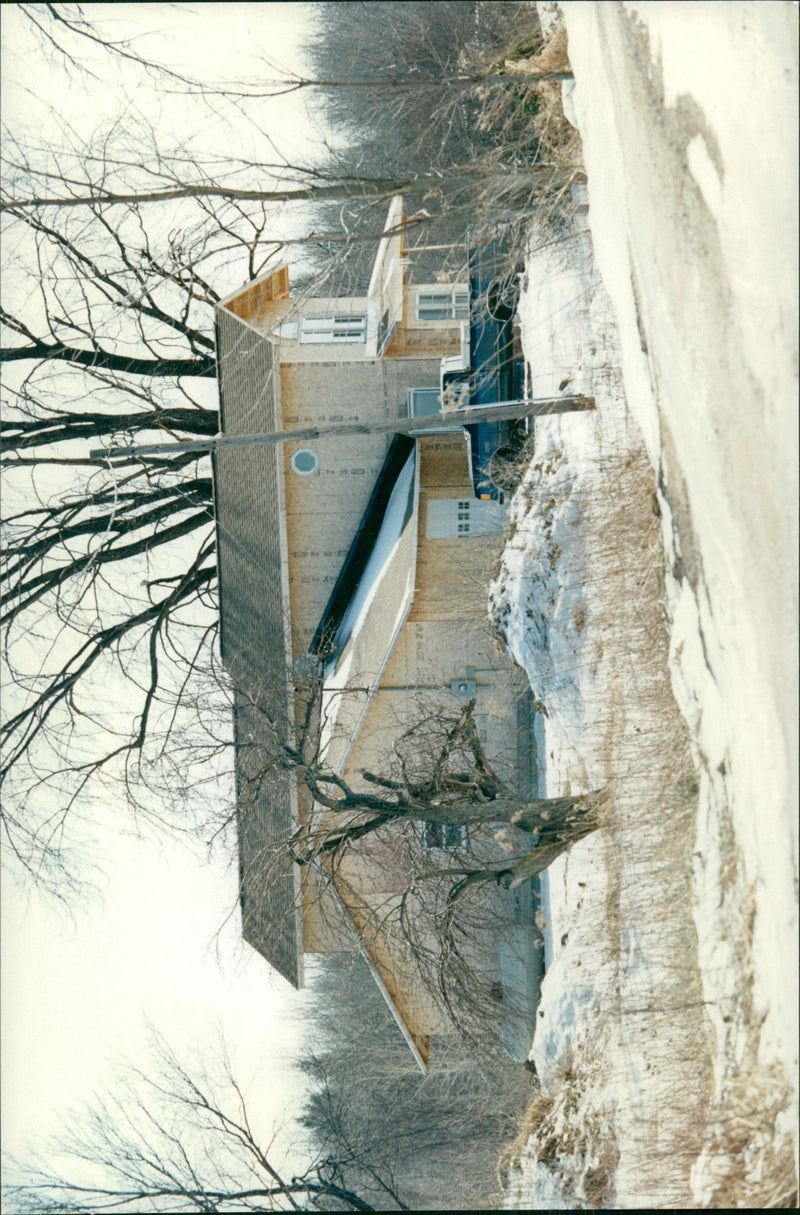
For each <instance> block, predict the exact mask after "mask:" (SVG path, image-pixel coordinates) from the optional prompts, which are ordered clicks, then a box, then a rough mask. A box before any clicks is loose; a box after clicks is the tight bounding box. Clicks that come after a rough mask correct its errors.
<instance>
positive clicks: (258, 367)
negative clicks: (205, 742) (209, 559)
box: [214, 308, 302, 987]
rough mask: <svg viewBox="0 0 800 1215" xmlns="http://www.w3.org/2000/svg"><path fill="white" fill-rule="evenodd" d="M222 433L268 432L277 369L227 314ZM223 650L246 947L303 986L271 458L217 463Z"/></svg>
mask: <svg viewBox="0 0 800 1215" xmlns="http://www.w3.org/2000/svg"><path fill="white" fill-rule="evenodd" d="M217 359H218V374H219V385H220V412H221V426H222V432H223V434H225V435H235V434H246V433H252V432H253V431H256V430H275V429H277V427H278V416H279V397H280V389H279V380H278V368H277V364H276V361H275V358H274V347H273V345H272V343H271V342H270V341H269V339H268V338H267V337H266V336H265V335H263V334H261V333H259V332H258V331H257V330H255V329H253V328H252V327H251V326H249V325H248V324H247V323H246V322H244V321H242V320H241V319H239V318H238V317H236V316H235V315H234V314H233V313H232V312H230V311H229V310H227V309H226V308H220V309H218V312H217ZM214 486H215V499H216V519H217V553H218V562H219V587H220V645H221V650H222V657H223V660H224V662H225V665H226V667H227V669H228V672H229V673H230V676H231V679H232V682H233V685H234V688H235V705H234V754H235V761H234V762H235V774H236V792H237V822H238V834H239V872H240V898H241V904H242V932H243V936H244V939H245V940H246V941H247V942H248V943H249V944H250V945H252V946H253V947H254V948H255V949H257V950H258V951H259V953H261V954H262V955H263V956H264V957H265V958H266V960H267V961H268V962H269V963H270V964H271V965H272V966H274V967H275V969H276V970H278V971H279V972H280V974H282V975H283V976H284V978H286V979H288V980H289V982H290V983H292V984H294V986H296V987H298V986H300V985H301V984H302V936H301V916H300V904H301V900H300V897H299V895H300V890H299V876H298V874H297V866H296V865H295V864H294V860H293V858H292V856H291V854H290V853H289V851H288V849H286V848H285V847H282V846H281V845H283V844H285V841H286V840H287V839H288V837H289V836H290V835H291V833H292V831H293V829H294V826H295V825H296V821H297V814H296V793H295V788H294V778H293V777H292V775H291V773H289V772H287V771H286V770H285V769H281V768H277V767H276V765H275V764H274V763H273V762H272V759H273V756H274V753H275V748H274V740H275V728H277V730H278V731H281V730H282V729H285V728H286V724H287V722H288V721H289V720H290V713H291V704H292V701H291V699H290V697H291V689H290V685H289V670H290V662H291V651H290V648H289V632H288V629H289V619H288V593H287V587H286V583H285V579H286V561H285V547H286V544H285V528H284V523H283V519H282V517H281V503H282V502H283V470H282V462H281V455H280V449H279V448H278V447H272V446H254V447H245V448H228V449H223V450H221V451H217V452H216V453H215V455H214Z"/></svg>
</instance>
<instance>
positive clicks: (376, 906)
mask: <svg viewBox="0 0 800 1215" xmlns="http://www.w3.org/2000/svg"><path fill="white" fill-rule="evenodd" d="M402 221H403V210H402V200H401V199H400V198H397V199H395V200H394V202H393V203H392V206H391V209H390V211H389V216H388V219H387V224H386V230H385V234H384V237H383V239H382V240H381V242H380V245H379V247H378V249H377V256H376V259H375V264H374V269H373V273H372V279H371V282H370V284H369V288H368V290H367V293H366V294H365V295H363V296H358V297H341V298H339V297H334V298H312V297H306V296H300V297H299V298H294V297H293V296H292V295H291V293H290V285H289V277H288V271H287V269H286V267H283V266H282V267H280V268H278V269H275V270H273V271H272V272H270V273H268V274H267V275H265V276H264V277H263V278H261V279H259V280H258V281H257V282H253V283H249V284H247V285H246V286H244V287H243V288H242V289H241V290H239V291H237V292H236V293H235V294H233V295H232V296H230V297H229V298H228V299H226V300H224V301H223V302H222V303H221V304H220V305H219V307H218V309H217V344H218V345H217V349H218V364H219V386H220V401H221V416H222V431H223V434H224V435H226V436H232V435H237V434H239V435H244V434H252V433H256V432H269V431H273V430H281V429H291V428H295V427H310V426H320V427H322V428H324V427H325V425H327V424H330V423H337V422H342V421H345V420H348V419H357V420H362V421H369V420H371V419H389V418H392V417H395V416H407V415H408V414H409V412H410V413H411V414H415V413H419V412H432V411H433V410H435V409H438V407H439V406H438V396H439V391H440V383H441V374H442V360H446V363H445V366H453V365H455V364H457V362H458V360H459V359H460V358H461V357H462V353H463V344H464V317H465V315H466V308H467V288H466V284H463V283H432V284H425V283H422V284H419V285H412V284H410V283H409V282H408V276H407V250H406V247H405V242H404V236H403V230H402V229H403V223H402ZM469 458H470V457H469V443H468V440H467V436H466V435H465V433H464V432H463V431H462V432H456V433H449V434H447V433H445V434H431V435H427V436H426V437H424V438H413V437H411V438H409V437H405V436H402V437H399V436H396V437H394V438H392V437H388V438H387V437H386V436H385V435H381V434H369V433H366V434H359V435H356V436H350V437H345V438H342V437H320V438H318V439H316V440H314V441H313V442H310V441H302V442H296V443H291V442H285V443H283V444H281V445H277V446H244V447H242V448H235V449H223V450H220V451H218V452H217V453H216V455H215V494H216V512H217V527H218V547H219V583H220V613H221V638H222V652H223V658H224V661H225V663H226V666H227V668H228V670H229V672H230V674H231V677H232V682H233V685H234V687H235V689H236V704H235V744H236V775H237V787H238V808H239V849H240V882H241V905H242V920H243V933H244V937H245V940H246V941H247V942H249V944H250V945H251V946H253V948H255V949H257V950H258V951H259V952H260V953H261V954H262V955H263V956H264V958H265V959H266V960H267V961H268V962H269V963H270V965H272V966H273V967H274V968H275V969H276V970H278V971H279V972H280V973H281V974H282V975H283V976H284V977H285V978H286V979H287V980H288V981H289V982H290V983H292V984H294V985H296V986H300V985H302V983H303V958H304V955H307V954H313V953H315V952H320V951H328V950H339V949H359V950H361V951H362V953H363V955H364V957H365V959H366V961H367V963H368V965H369V966H370V968H371V970H372V973H373V975H374V977H375V979H376V981H377V983H378V984H379V986H380V989H381V991H382V992H383V995H384V997H385V999H386V1000H387V1002H388V1003H389V1005H390V1007H391V1009H392V1012H393V1014H394V1016H395V1018H396V1020H397V1023H398V1025H399V1026H400V1028H401V1030H402V1032H403V1034H404V1035H405V1037H406V1040H407V1042H408V1044H409V1046H410V1047H411V1050H412V1051H413V1053H414V1056H415V1058H416V1060H417V1062H418V1064H419V1065H420V1066H421V1067H422V1068H425V1067H427V1063H428V1059H429V1054H430V1050H431V1035H435V1034H436V1033H437V1032H439V1031H441V1030H442V1029H443V1028H444V1022H443V1016H442V1012H441V1010H440V1007H439V1005H438V1004H437V1001H436V1000H434V999H432V997H431V994H430V991H429V984H427V983H426V982H425V981H424V976H422V975H421V973H420V967H419V965H418V960H417V959H416V958H415V957H414V951H413V950H412V949H410V947H409V946H408V942H407V941H406V940H405V939H404V937H403V935H402V934H399V933H397V932H395V931H394V930H393V928H392V926H391V925H392V921H391V915H390V912H391V909H392V906H393V904H395V903H396V902H397V901H398V900H399V899H400V898H401V897H402V892H403V890H404V889H405V873H406V869H407V866H408V865H409V864H410V863H411V861H410V855H409V844H408V840H407V838H405V839H401V838H400V836H397V837H394V836H393V835H392V833H391V831H389V832H387V833H384V834H382V835H380V836H373V837H370V838H368V839H365V840H364V841H363V845H362V846H359V847H354V848H352V849H349V850H348V852H347V853H346V855H345V857H344V858H342V860H341V861H340V863H339V865H338V866H337V869H336V873H335V875H331V874H327V875H325V881H324V882H323V881H322V879H321V875H320V874H319V873H318V872H316V871H315V870H314V868H313V866H306V867H304V866H302V865H298V864H297V863H296V858H295V857H293V855H292V853H291V850H290V849H287V848H282V847H281V844H282V842H285V841H286V840H287V839H289V838H290V837H291V836H292V833H293V832H294V831H295V830H296V828H297V825H298V823H301V822H306V823H307V822H308V821H310V819H311V818H312V816H314V815H315V814H317V815H318V814H319V813H320V811H319V809H318V808H315V806H314V805H313V803H312V801H311V798H310V797H309V795H308V792H307V790H306V789H305V787H304V785H303V782H301V781H300V782H299V781H298V780H297V779H296V774H295V773H293V772H292V770H291V768H290V767H286V766H281V765H268V764H264V762H263V760H262V759H260V758H259V755H260V752H259V746H258V742H259V739H260V738H262V737H263V733H264V729H265V722H266V721H267V720H268V722H269V728H270V729H274V728H276V727H275V723H276V721H280V720H283V721H285V722H286V723H295V722H296V719H297V714H298V712H299V711H300V708H301V706H300V707H299V706H298V703H297V697H298V691H297V688H298V685H299V684H300V683H302V679H303V672H304V669H305V667H304V664H307V663H308V655H309V654H310V653H312V654H313V653H315V652H316V653H318V652H320V640H321V639H322V638H324V641H325V647H324V654H325V662H324V695H323V700H324V710H323V714H322V721H321V724H320V730H321V737H320V745H321V747H322V748H323V751H324V758H325V762H326V763H327V764H328V765H329V766H330V767H332V768H333V769H334V770H336V771H338V772H341V773H342V774H343V775H345V776H346V777H347V778H348V779H350V780H354V781H357V780H358V773H359V772H361V770H362V769H364V768H367V769H370V770H373V771H374V770H380V767H381V764H382V763H385V757H386V755H387V753H389V752H390V751H391V746H392V743H393V741H394V740H395V739H396V738H397V736H398V733H401V732H402V731H403V730H405V729H407V728H408V726H409V724H413V722H414V720H415V719H418V718H419V716H420V714H421V713H424V711H425V706H429V705H430V704H431V703H433V702H442V701H445V702H448V703H451V704H454V705H457V704H458V703H459V700H460V699H461V700H462V701H463V698H473V697H474V698H475V701H476V707H475V716H476V721H477V724H478V729H479V732H480V735H481V738H482V740H483V741H484V744H485V747H486V749H487V752H488V753H490V754H492V755H493V756H495V757H498V762H499V763H502V764H503V765H505V770H506V771H507V772H508V773H509V774H510V777H509V778H510V779H514V780H515V781H517V782H518V784H519V787H520V790H521V791H522V792H523V794H526V793H529V792H530V789H531V783H532V781H533V780H535V773H533V772H532V771H531V746H530V733H531V712H530V701H529V689H528V686H527V681H525V679H524V677H522V676H521V675H520V673H519V672H518V671H516V670H515V669H514V668H513V666H512V664H511V662H510V661H509V659H508V658H507V657H506V655H505V654H504V653H503V652H502V651H501V650H500V648H499V647H498V646H497V645H496V643H495V641H494V640H493V638H492V636H491V634H490V630H489V625H488V618H487V608H486V575H485V571H486V570H487V569H488V567H489V565H490V563H491V560H492V557H493V555H494V553H495V551H496V547H497V544H498V539H499V535H500V533H501V532H502V529H503V526H504V511H503V507H502V505H501V504H500V503H498V502H496V501H481V500H479V499H477V498H476V496H475V492H474V489H473V484H472V479H471V474H470V463H469ZM289 728H292V727H291V726H290V727H289ZM446 834H447V833H446V832H444V831H438V832H437V831H436V830H433V831H431V830H428V831H422V832H421V833H420V838H419V840H418V845H419V849H420V850H421V851H422V852H423V853H424V852H425V850H426V849H427V850H429V851H430V852H431V853H436V852H437V851H441V852H442V853H443V852H444V851H446V849H447V848H448V847H449V848H450V849H451V850H452V849H453V848H456V849H457V847H458V840H457V839H455V836H454V834H453V833H452V832H451V833H450V835H451V836H452V837H453V838H445V835H446ZM495 897H496V899H498V900H500V904H501V906H500V907H499V914H498V917H497V926H496V932H495V933H494V935H493V936H492V940H491V942H490V947H489V954H490V955H491V956H489V957H488V958H487V959H485V966H486V968H488V970H487V973H488V971H493V973H494V974H495V975H496V978H495V982H494V985H493V991H494V995H495V998H496V1001H497V1026H498V1033H499V1034H502V1035H503V1037H504V1041H505V1043H506V1046H507V1047H508V1049H509V1050H510V1051H511V1053H512V1054H513V1053H516V1054H517V1055H519V1057H524V1054H525V1053H527V1049H528V1046H529V1043H530V1034H531V1030H532V1017H533V1008H534V1004H535V997H536V992H537V991H538V977H537V974H536V958H535V956H534V952H533V938H534V935H535V933H534V929H533V918H534V905H533V903H534V900H533V897H532V894H531V888H530V886H529V885H528V886H525V887H522V888H521V889H520V890H516V891H509V892H504V891H498V892H497V893H496V896H495ZM420 931H423V930H422V929H421V930H420ZM492 951H493V952H492ZM484 952H485V951H484ZM512 988H513V989H514V990H515V991H516V993H517V994H519V992H523V994H524V997H525V998H524V1000H523V1002H522V1004H523V1009H522V1012H521V1013H520V1010H519V1004H518V1003H517V1004H515V1009H516V1011H515V1012H514V1013H513V1015H512V1013H511V1012H510V1008H511V1002H510V1001H509V1000H508V999H505V1000H504V993H506V992H510V991H511V989H512ZM504 1010H507V1011H505V1012H504Z"/></svg>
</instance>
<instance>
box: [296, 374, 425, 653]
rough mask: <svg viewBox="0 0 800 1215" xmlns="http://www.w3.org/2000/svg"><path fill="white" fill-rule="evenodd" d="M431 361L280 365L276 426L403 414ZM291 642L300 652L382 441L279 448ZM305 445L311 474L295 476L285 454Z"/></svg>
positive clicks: (343, 551) (351, 532) (368, 438)
mask: <svg viewBox="0 0 800 1215" xmlns="http://www.w3.org/2000/svg"><path fill="white" fill-rule="evenodd" d="M437 377H438V362H436V361H434V360H430V359H428V360H407V361H404V362H402V363H390V362H384V361H383V360H379V359H372V360H364V361H362V362H361V363H359V364H354V363H340V362H338V361H337V362H325V363H313V364H312V363H289V364H283V365H282V366H281V401H282V409H283V425H284V426H285V427H287V428H288V427H291V426H301V425H314V424H321V425H324V424H325V423H326V422H337V421H339V422H341V421H345V420H348V419H353V420H359V419H368V418H376V419H377V418H389V417H397V416H405V414H406V390H407V389H408V388H417V387H426V386H429V385H431V384H436V382H437ZM283 446H284V451H283V459H284V468H285V485H286V510H287V537H288V548H289V579H290V597H291V604H292V646H293V651H294V654H295V656H297V655H300V654H302V653H305V652H306V651H307V649H308V646H309V644H310V642H311V639H312V637H313V635H314V632H315V630H316V627H317V625H318V624H319V621H320V619H321V617H322V614H323V612H324V610H325V606H326V604H327V602H328V598H329V596H330V593H331V591H332V589H333V586H334V583H335V582H336V579H337V578H338V576H339V571H340V570H341V568H342V564H343V562H344V559H345V556H346V555H347V551H348V549H349V547H350V544H351V542H352V540H353V537H354V536H355V534H356V531H357V529H358V526H359V524H360V522H361V518H362V516H363V513H364V510H365V508H366V505H367V502H368V501H369V497H370V494H371V492H372V487H373V485H374V484H375V480H376V478H377V476H378V473H379V472H380V469H381V466H382V464H383V461H384V458H385V456H386V452H387V450H388V447H389V438H387V437H386V436H384V435H353V436H347V437H343V438H327V439H318V440H315V441H314V442H313V443H302V444H297V443H286V444H284V445H283ZM301 447H310V448H312V449H313V450H314V451H315V452H316V454H317V455H318V457H319V461H320V466H319V472H318V473H316V474H315V475H314V476H308V477H303V476H298V475H297V474H296V473H295V472H293V471H292V469H291V457H292V454H293V453H294V452H295V451H297V450H299V449H300V448H301Z"/></svg>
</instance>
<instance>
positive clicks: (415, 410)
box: [407, 388, 442, 418]
mask: <svg viewBox="0 0 800 1215" xmlns="http://www.w3.org/2000/svg"><path fill="white" fill-rule="evenodd" d="M441 396H442V394H441V392H440V391H439V389H438V388H409V389H408V390H407V400H408V416H409V417H410V418H422V417H427V416H430V414H432V413H441V412H442V401H441Z"/></svg>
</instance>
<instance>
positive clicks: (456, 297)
mask: <svg viewBox="0 0 800 1215" xmlns="http://www.w3.org/2000/svg"><path fill="white" fill-rule="evenodd" d="M426 314H427V315H426ZM431 314H436V315H431ZM414 320H415V321H422V322H426V321H447V322H450V323H452V322H453V321H466V320H469V288H468V287H465V286H462V285H461V284H458V285H457V286H452V287H446V286H445V287H422V288H419V289H418V290H416V291H415V292H414Z"/></svg>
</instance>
